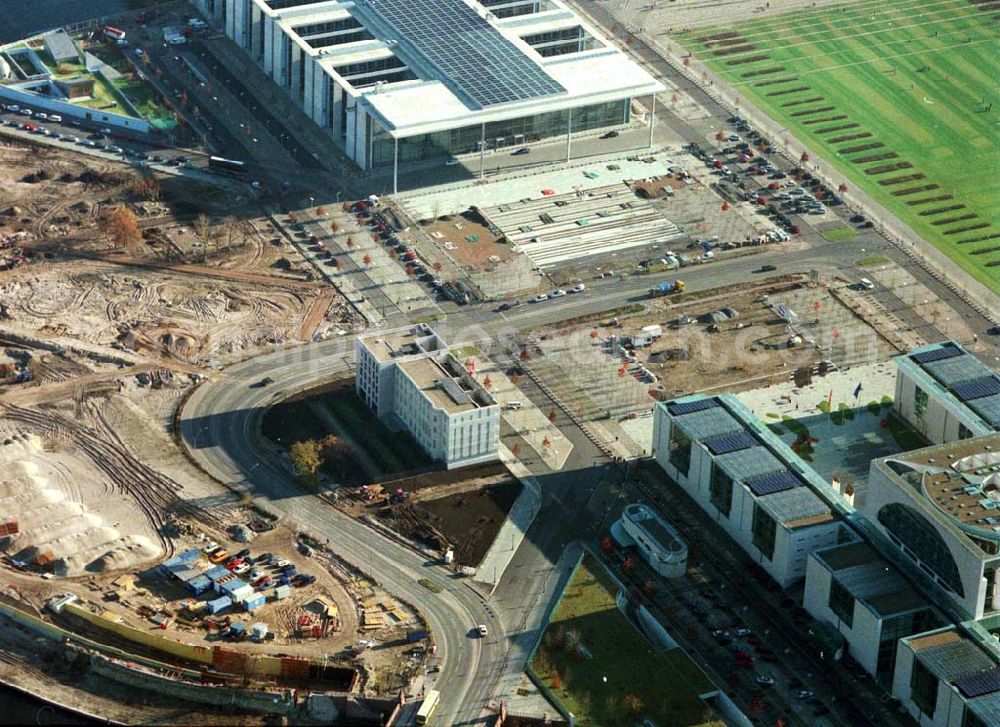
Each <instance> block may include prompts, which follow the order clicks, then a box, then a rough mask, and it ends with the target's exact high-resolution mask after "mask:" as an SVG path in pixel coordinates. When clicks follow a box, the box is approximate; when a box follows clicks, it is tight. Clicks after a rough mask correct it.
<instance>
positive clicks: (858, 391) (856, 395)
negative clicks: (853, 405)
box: [854, 381, 861, 399]
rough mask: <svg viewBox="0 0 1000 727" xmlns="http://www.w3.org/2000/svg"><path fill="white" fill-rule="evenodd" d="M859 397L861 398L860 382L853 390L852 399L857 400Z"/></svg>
mask: <svg viewBox="0 0 1000 727" xmlns="http://www.w3.org/2000/svg"><path fill="white" fill-rule="evenodd" d="M859 396H861V382H860V381H859V382H858V388H856V389H855V390H854V398H855V399H857V398H858V397H859Z"/></svg>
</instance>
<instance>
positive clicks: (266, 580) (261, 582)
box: [253, 576, 273, 588]
mask: <svg viewBox="0 0 1000 727" xmlns="http://www.w3.org/2000/svg"><path fill="white" fill-rule="evenodd" d="M271 583H273V581H272V580H271V576H261V577H260V578H258V579H257V580H255V581H254V582H253V584H254V585H255V586H256V587H257V588H267V587H268V586H269V585H271Z"/></svg>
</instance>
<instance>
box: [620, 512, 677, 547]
mask: <svg viewBox="0 0 1000 727" xmlns="http://www.w3.org/2000/svg"><path fill="white" fill-rule="evenodd" d="M624 515H625V517H627V518H628V519H629V520H630V521H631V522H632V523H634V524H635V525H636V526H638V527H639V528H640V529H641V530H644V531H646V534H647V535H649V537H650V538H652V539H653V540H654V541H656V543H657V545H659V546H660V549H661V550H664V551H667V552H669V553H684V552H686V551H687V543H685V542H684V541H683V540H681V537H680V535H678V533H677V531H676V530H675V529H674V528H673V527H672V526H671V525H670V524H669V523H667V521H666V520H664V519H663V518H661V517H660V516H659V515H657V514H656V513H655V512H653V511H652V510H650V509H649V508H648V507H647V506H646V505H642V504H639V503H633V504H631V505H629V506H627V507H626V508H625V512H624Z"/></svg>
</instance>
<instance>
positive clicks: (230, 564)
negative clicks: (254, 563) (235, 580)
mask: <svg viewBox="0 0 1000 727" xmlns="http://www.w3.org/2000/svg"><path fill="white" fill-rule="evenodd" d="M242 564H243V559H242V558H234V559H233V560H231V561H229V562H228V563H226V570H233V569H234V568H236V567H237V566H240V565H242Z"/></svg>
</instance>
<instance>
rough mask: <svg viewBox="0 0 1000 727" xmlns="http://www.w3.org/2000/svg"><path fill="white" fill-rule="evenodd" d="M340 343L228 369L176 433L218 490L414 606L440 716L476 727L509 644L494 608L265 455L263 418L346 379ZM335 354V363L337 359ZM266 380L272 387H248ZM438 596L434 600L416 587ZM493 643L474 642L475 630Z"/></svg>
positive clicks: (193, 404) (203, 389)
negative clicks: (287, 401)
mask: <svg viewBox="0 0 1000 727" xmlns="http://www.w3.org/2000/svg"><path fill="white" fill-rule="evenodd" d="M338 348H339V349H342V348H343V343H342V341H340V340H334V341H326V342H323V343H317V344H312V345H308V346H304V347H301V348H299V349H295V350H293V351H291V352H289V351H278V352H275V353H272V354H267V355H264V356H259V357H256V358H253V359H250V360H248V361H244V362H242V363H239V364H236V365H234V366H231V367H229V368H227V369H226V370H225V371H224V372H223V373H222V374H221V375H220V376H219V377H218V378H216V379H213V380H211V381H207V382H205V383H204V384H202V385H201V386H200V387H199V388H198V389H196V390H195V391H194V393H193V394H192V396H191V397H190V399H188V401H187V402H186V403H185V404H184V407H183V410H182V413H181V420H180V427H181V429H180V432H181V436H182V438H183V441H184V444H185V446H186V447H187V449H188V451H189V452H190V454H191V455H192V456H193V457H194V459H195V460H196V461H197V462H198V464H199V465H201V467H202V468H203V469H204V470H205V471H206V472H208V473H209V474H211V475H212V476H213V477H215V478H216V479H218V480H219V481H221V482H224V483H227V484H228V485H229V486H231V487H233V488H235V489H239V490H245V491H246V492H247V493H248V494H250V495H251V496H253V498H254V499H255V500H260V501H264V502H265V503H266V504H267V506H268V507H269V509H272V510H275V511H277V512H279V513H281V514H282V515H283V516H284V517H285V518H287V519H291V520H294V521H295V522H296V523H297V524H298V526H299V527H300V528H301V529H303V530H306V531H308V532H310V533H313V534H315V535H316V536H318V537H322V538H329V539H330V544H331V547H332V549H333V550H334V551H335V552H336V553H337V554H338V555H339V556H340V557H342V558H344V559H345V560H347V561H348V562H350V563H352V564H353V565H355V566H357V567H358V568H359V569H361V570H363V571H364V572H366V573H369V574H370V575H371V576H372V577H373V578H376V579H377V580H378V581H379V582H380V583H381V585H382V586H383V587H384V588H385V589H386V590H387V591H389V592H391V593H393V594H394V595H397V596H399V597H400V598H402V599H405V600H407V601H409V602H410V603H412V604H414V605H415V606H416V607H417V608H418V609H419V610H420V611H421V613H422V614H423V616H424V617H425V618H426V619H427V622H428V624H429V626H430V628H431V630H432V632H433V634H434V638H435V642H436V643H437V649H438V651H437V653H438V656H440V658H441V664H442V668H441V672H440V673H439V674H438V685H439V686H438V687H437V688H439V689H440V691H441V695H442V703H441V707H440V712H439V715H440V717H441V718H442V719H443V720H444V723H446V724H453V725H461V724H476V723H479V721H480V720H479V717H480V713H481V711H482V709H483V707H484V705H485V703H486V701H487V699H488V698H489V696H490V694H491V692H492V690H493V689H494V687H495V685H496V682H497V679H498V677H499V674H500V666H501V661H502V653H501V652H502V651H503V650H504V649H505V641H506V637H505V635H504V633H503V628H502V626H501V624H500V621H499V620H498V619H497V617H496V615H495V613H494V611H493V609H492V608H490V607H488V606H487V605H486V602H485V600H484V599H483V597H482V596H480V594H479V593H478V592H477V591H475V590H474V589H473V588H472V587H471V586H470V585H468V581H466V580H463V579H455V578H453V577H451V575H450V573H448V572H447V571H446V570H444V569H443V568H441V567H439V566H438V565H436V564H432V563H430V562H429V561H428V560H427V559H426V558H424V557H423V556H421V555H419V554H418V553H416V552H415V551H413V550H411V549H409V548H407V547H405V546H403V545H400V544H398V543H396V542H395V541H393V540H390V539H388V538H385V537H383V536H381V535H379V534H377V533H376V532H375V531H373V530H372V529H371V528H369V527H368V526H366V525H364V524H362V523H361V522H359V521H357V520H355V519H353V518H351V517H348V516H347V515H344V514H343V513H341V512H340V511H338V510H336V509H335V508H334V507H332V506H331V505H328V504H327V503H325V502H323V501H321V500H319V499H318V498H316V497H314V496H312V495H310V494H306V493H304V492H303V491H301V490H300V489H299V487H298V485H297V484H296V483H295V482H294V481H293V480H292V479H291V478H290V477H289V474H288V473H287V472H286V471H285V470H283V469H281V468H278V467H274V466H272V465H271V460H270V457H269V456H268V455H267V454H266V453H264V452H262V450H261V449H260V447H259V442H260V421H261V416H262V415H263V412H264V410H265V409H266V408H267V407H268V406H270V405H272V404H274V403H276V402H277V401H278V400H280V399H281V398H284V396H287V394H288V393H290V390H291V389H296V390H298V389H301V388H306V387H310V386H316V385H319V384H321V383H323V382H325V381H328V380H329V379H330V378H331V377H333V376H337V375H343V374H344V373H345V372H347V371H348V370H349V366H350V360H351V359H353V353H352V354H351V355H349V356H346V355H343V352H342V351H338V350H337V349H338ZM337 354H339V355H337ZM264 376H270V377H271V378H273V379H274V383H273V384H270V385H269V386H266V387H259V388H258V387H251V384H254V383H256V382H258V381H260V379H262V378H263V377H264ZM421 578H427V579H430V580H431V581H433V582H434V583H435V584H437V585H438V586H439V587H440V588H441V589H442V590H441V593H439V594H432V593H431V592H430V591H428V590H427V589H426V588H424V586H422V585H420V584H419V583H418V582H417V581H418V580H419V579H421ZM480 623H482V624H487V625H488V626H489V629H490V636H489V637H487V638H485V639H479V638H471V637H470V636H469V632H470V630H471V629H472V628H473V627H474V626H475V625H476V624H480Z"/></svg>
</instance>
